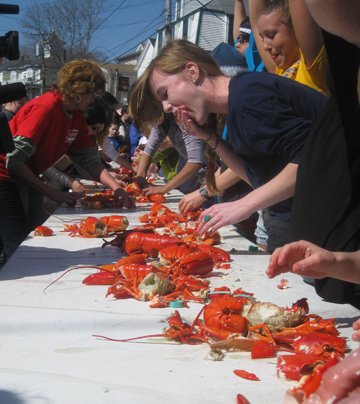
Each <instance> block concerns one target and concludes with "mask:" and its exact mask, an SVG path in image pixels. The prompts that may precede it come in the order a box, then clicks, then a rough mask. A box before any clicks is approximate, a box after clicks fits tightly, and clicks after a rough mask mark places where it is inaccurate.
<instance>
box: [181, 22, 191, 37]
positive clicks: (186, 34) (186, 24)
mask: <svg viewBox="0 0 360 404" xmlns="http://www.w3.org/2000/svg"><path fill="white" fill-rule="evenodd" d="M188 25H189V21H188V20H187V19H186V20H184V21H183V34H182V39H187V37H188Z"/></svg>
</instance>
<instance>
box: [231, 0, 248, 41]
mask: <svg viewBox="0 0 360 404" xmlns="http://www.w3.org/2000/svg"><path fill="white" fill-rule="evenodd" d="M245 18H246V10H245V6H244V0H235V6H234V25H233V37H234V42H235V40H236V39H237V37H238V36H239V28H240V24H241V23H242V22H243V21H244V20H245Z"/></svg>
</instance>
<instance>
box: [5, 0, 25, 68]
mask: <svg viewBox="0 0 360 404" xmlns="http://www.w3.org/2000/svg"><path fill="white" fill-rule="evenodd" d="M19 11H20V8H19V6H13V5H11V4H0V14H19ZM3 57H4V58H6V59H8V60H18V59H19V57H20V53H19V33H18V32H17V31H9V32H8V33H6V34H5V35H4V36H0V58H3Z"/></svg>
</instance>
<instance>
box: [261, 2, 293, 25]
mask: <svg viewBox="0 0 360 404" xmlns="http://www.w3.org/2000/svg"><path fill="white" fill-rule="evenodd" d="M274 11H278V12H279V13H280V14H281V22H282V23H283V24H284V25H286V27H287V28H288V29H289V30H293V29H294V27H293V23H292V19H291V14H290V10H289V1H288V0H273V1H271V2H270V3H269V4H267V5H266V6H265V7H264V8H263V9H262V10H261V13H260V14H259V17H260V16H261V15H269V14H271V13H272V12H274Z"/></svg>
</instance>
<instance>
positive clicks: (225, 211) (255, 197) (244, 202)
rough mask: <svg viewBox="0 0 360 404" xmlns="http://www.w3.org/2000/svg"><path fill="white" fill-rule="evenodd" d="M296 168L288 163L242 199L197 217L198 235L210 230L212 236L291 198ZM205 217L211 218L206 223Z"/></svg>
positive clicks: (215, 207) (211, 209)
mask: <svg viewBox="0 0 360 404" xmlns="http://www.w3.org/2000/svg"><path fill="white" fill-rule="evenodd" d="M297 167H298V166H297V164H293V163H289V164H288V165H287V166H286V167H285V168H284V169H283V170H282V171H281V172H280V173H279V174H278V175H277V176H276V177H274V178H273V179H272V180H271V181H269V182H268V183H266V184H265V185H263V186H261V187H260V188H257V189H256V190H254V191H252V192H250V193H249V194H248V195H246V196H245V197H244V198H241V199H239V200H238V201H235V202H228V203H223V204H221V205H214V206H212V207H211V208H209V209H207V210H205V211H204V212H202V213H201V215H200V217H199V227H198V231H199V234H201V235H202V234H204V233H205V231H208V230H210V229H211V228H212V230H211V234H213V233H214V232H216V231H217V230H219V229H220V228H221V227H223V226H226V225H229V224H235V223H238V222H241V221H242V220H245V219H247V218H248V217H249V216H250V215H252V214H253V213H254V212H256V211H258V210H260V209H263V208H267V207H268V206H271V205H274V204H276V203H279V202H281V201H283V200H285V199H288V198H290V197H292V196H293V195H294V191H295V182H296V174H297ZM206 215H210V217H211V219H210V221H208V222H205V221H204V220H203V219H204V217H205V216H206Z"/></svg>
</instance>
